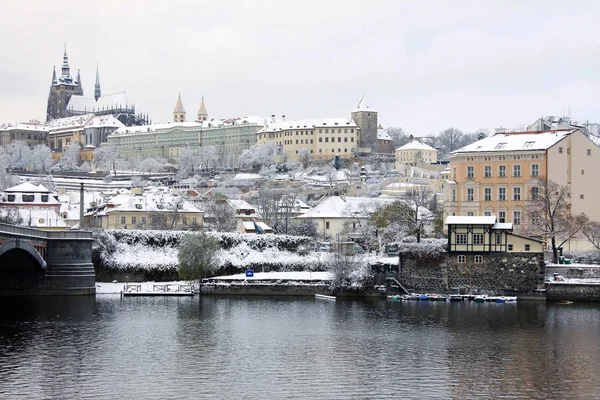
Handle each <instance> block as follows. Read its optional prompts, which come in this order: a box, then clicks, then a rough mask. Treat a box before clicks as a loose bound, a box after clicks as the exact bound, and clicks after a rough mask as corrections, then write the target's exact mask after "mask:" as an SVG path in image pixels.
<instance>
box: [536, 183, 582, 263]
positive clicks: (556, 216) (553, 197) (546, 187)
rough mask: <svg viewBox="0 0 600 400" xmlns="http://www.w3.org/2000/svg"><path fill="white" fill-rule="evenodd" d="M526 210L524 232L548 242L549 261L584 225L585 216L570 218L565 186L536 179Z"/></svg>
mask: <svg viewBox="0 0 600 400" xmlns="http://www.w3.org/2000/svg"><path fill="white" fill-rule="evenodd" d="M535 188H536V189H535V190H534V191H533V192H532V194H533V195H532V199H531V202H530V204H529V205H528V207H527V215H526V224H525V228H524V230H525V231H526V232H527V233H528V234H530V235H533V236H536V237H540V238H542V239H550V243H551V247H552V258H553V262H554V263H557V262H558V249H559V248H560V247H561V246H562V245H563V244H565V243H566V242H568V241H569V240H570V239H572V238H574V237H575V236H576V235H577V234H578V233H580V232H581V231H582V230H583V228H584V227H585V226H586V224H587V223H588V218H587V216H586V215H585V214H579V215H572V213H571V201H570V189H569V186H568V185H559V184H558V183H556V182H554V181H552V180H549V179H545V178H544V177H540V178H539V179H538V180H537V185H536V186H535Z"/></svg>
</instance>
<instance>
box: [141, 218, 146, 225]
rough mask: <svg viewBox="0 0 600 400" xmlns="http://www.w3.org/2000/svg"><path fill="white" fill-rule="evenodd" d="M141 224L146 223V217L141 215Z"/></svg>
mask: <svg viewBox="0 0 600 400" xmlns="http://www.w3.org/2000/svg"><path fill="white" fill-rule="evenodd" d="M142 225H146V217H142Z"/></svg>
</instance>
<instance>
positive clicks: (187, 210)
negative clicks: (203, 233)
mask: <svg viewBox="0 0 600 400" xmlns="http://www.w3.org/2000/svg"><path fill="white" fill-rule="evenodd" d="M203 223H204V212H202V211H200V210H199V209H198V208H196V207H195V206H193V205H192V204H191V203H190V202H189V201H187V200H184V199H183V198H181V197H177V196H172V195H170V194H168V193H143V194H141V195H127V196H116V197H115V198H114V199H113V200H107V201H106V202H105V203H104V204H102V205H100V206H97V207H93V208H91V209H89V210H87V211H86V213H85V224H86V226H88V227H98V228H104V229H167V230H187V229H198V228H201V227H202V226H203Z"/></svg>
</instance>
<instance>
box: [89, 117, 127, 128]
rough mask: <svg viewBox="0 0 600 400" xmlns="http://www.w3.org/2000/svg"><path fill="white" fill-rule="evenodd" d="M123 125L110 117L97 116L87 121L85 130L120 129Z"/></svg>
mask: <svg viewBox="0 0 600 400" xmlns="http://www.w3.org/2000/svg"><path fill="white" fill-rule="evenodd" d="M124 126H125V125H123V123H122V122H121V121H119V120H118V119H116V118H115V117H114V116H112V115H98V116H95V117H94V118H92V120H91V121H88V122H87V123H86V125H85V127H86V128H105V127H112V128H122V127H124Z"/></svg>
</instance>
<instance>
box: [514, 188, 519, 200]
mask: <svg viewBox="0 0 600 400" xmlns="http://www.w3.org/2000/svg"><path fill="white" fill-rule="evenodd" d="M513 200H514V201H521V188H520V187H518V186H517V187H513Z"/></svg>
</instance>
